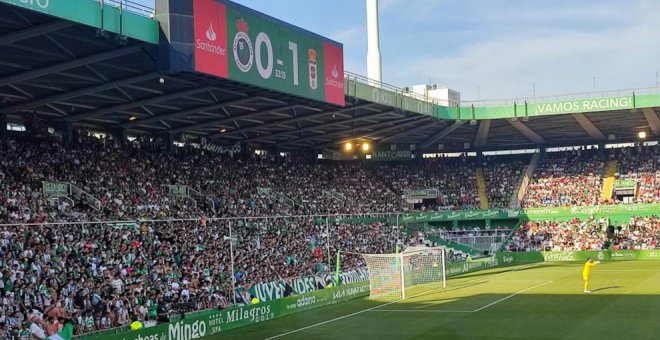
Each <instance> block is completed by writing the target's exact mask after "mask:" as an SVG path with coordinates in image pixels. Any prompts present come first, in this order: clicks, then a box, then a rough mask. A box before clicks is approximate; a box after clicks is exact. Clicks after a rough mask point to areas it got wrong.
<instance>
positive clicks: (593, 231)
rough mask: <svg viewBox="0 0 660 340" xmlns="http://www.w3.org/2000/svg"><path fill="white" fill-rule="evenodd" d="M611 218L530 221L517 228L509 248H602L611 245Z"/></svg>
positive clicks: (573, 249) (561, 249) (548, 249)
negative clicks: (609, 234) (609, 229)
mask: <svg viewBox="0 0 660 340" xmlns="http://www.w3.org/2000/svg"><path fill="white" fill-rule="evenodd" d="M607 223H608V222H607V219H586V220H580V219H577V218H574V219H572V220H570V221H554V220H543V221H528V222H526V223H525V224H523V225H522V226H521V227H520V228H518V229H516V231H515V234H514V235H513V237H512V238H511V240H510V242H509V243H508V244H507V245H506V250H508V251H581V250H602V249H604V248H605V247H606V246H607V244H606V241H607V234H606V232H607V230H606V228H607Z"/></svg>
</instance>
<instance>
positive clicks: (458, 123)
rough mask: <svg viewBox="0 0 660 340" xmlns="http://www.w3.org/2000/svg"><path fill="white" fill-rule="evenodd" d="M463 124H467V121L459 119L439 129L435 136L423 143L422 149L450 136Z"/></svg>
mask: <svg viewBox="0 0 660 340" xmlns="http://www.w3.org/2000/svg"><path fill="white" fill-rule="evenodd" d="M463 124H465V121H463V120H457V121H454V124H452V125H449V126H447V127H446V128H444V129H442V130H440V131H438V133H436V134H435V135H434V136H433V137H431V138H429V139H428V140H427V141H426V142H424V144H422V149H427V148H428V147H429V146H431V145H433V144H435V143H437V142H438V141H439V140H441V139H443V138H445V137H447V136H449V134H451V133H452V132H454V130H456V129H458V128H459V127H461V126H462V125H463Z"/></svg>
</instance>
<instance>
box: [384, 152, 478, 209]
mask: <svg viewBox="0 0 660 340" xmlns="http://www.w3.org/2000/svg"><path fill="white" fill-rule="evenodd" d="M475 164H476V163H475V160H474V159H473V158H468V157H457V158H431V159H426V160H424V161H423V162H421V163H419V162H416V163H412V164H411V163H409V162H407V163H404V164H396V165H390V164H382V165H378V166H376V169H375V172H376V174H377V175H378V177H380V178H382V180H383V182H384V183H385V184H386V185H388V186H389V187H390V188H392V190H394V191H395V192H397V193H399V194H401V195H404V194H405V192H406V191H407V190H413V189H429V188H431V189H439V190H440V196H439V197H438V198H437V199H436V200H435V202H432V203H431V204H425V205H423V206H422V207H421V209H422V210H435V211H443V210H466V209H478V208H479V193H478V190H477V180H476V174H475Z"/></svg>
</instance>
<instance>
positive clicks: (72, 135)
mask: <svg viewBox="0 0 660 340" xmlns="http://www.w3.org/2000/svg"><path fill="white" fill-rule="evenodd" d="M63 135H64V141H65V142H66V143H67V144H73V142H74V141H75V140H76V130H75V129H74V127H73V123H71V122H66V123H64V133H63Z"/></svg>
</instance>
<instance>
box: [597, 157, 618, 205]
mask: <svg viewBox="0 0 660 340" xmlns="http://www.w3.org/2000/svg"><path fill="white" fill-rule="evenodd" d="M617 165H618V164H617V161H616V159H613V160H610V161H608V162H607V164H606V165H605V173H604V176H603V177H605V180H604V181H603V192H602V194H601V196H600V197H601V199H603V200H605V201H607V200H610V199H612V192H613V191H614V175H615V174H616V170H617Z"/></svg>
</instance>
